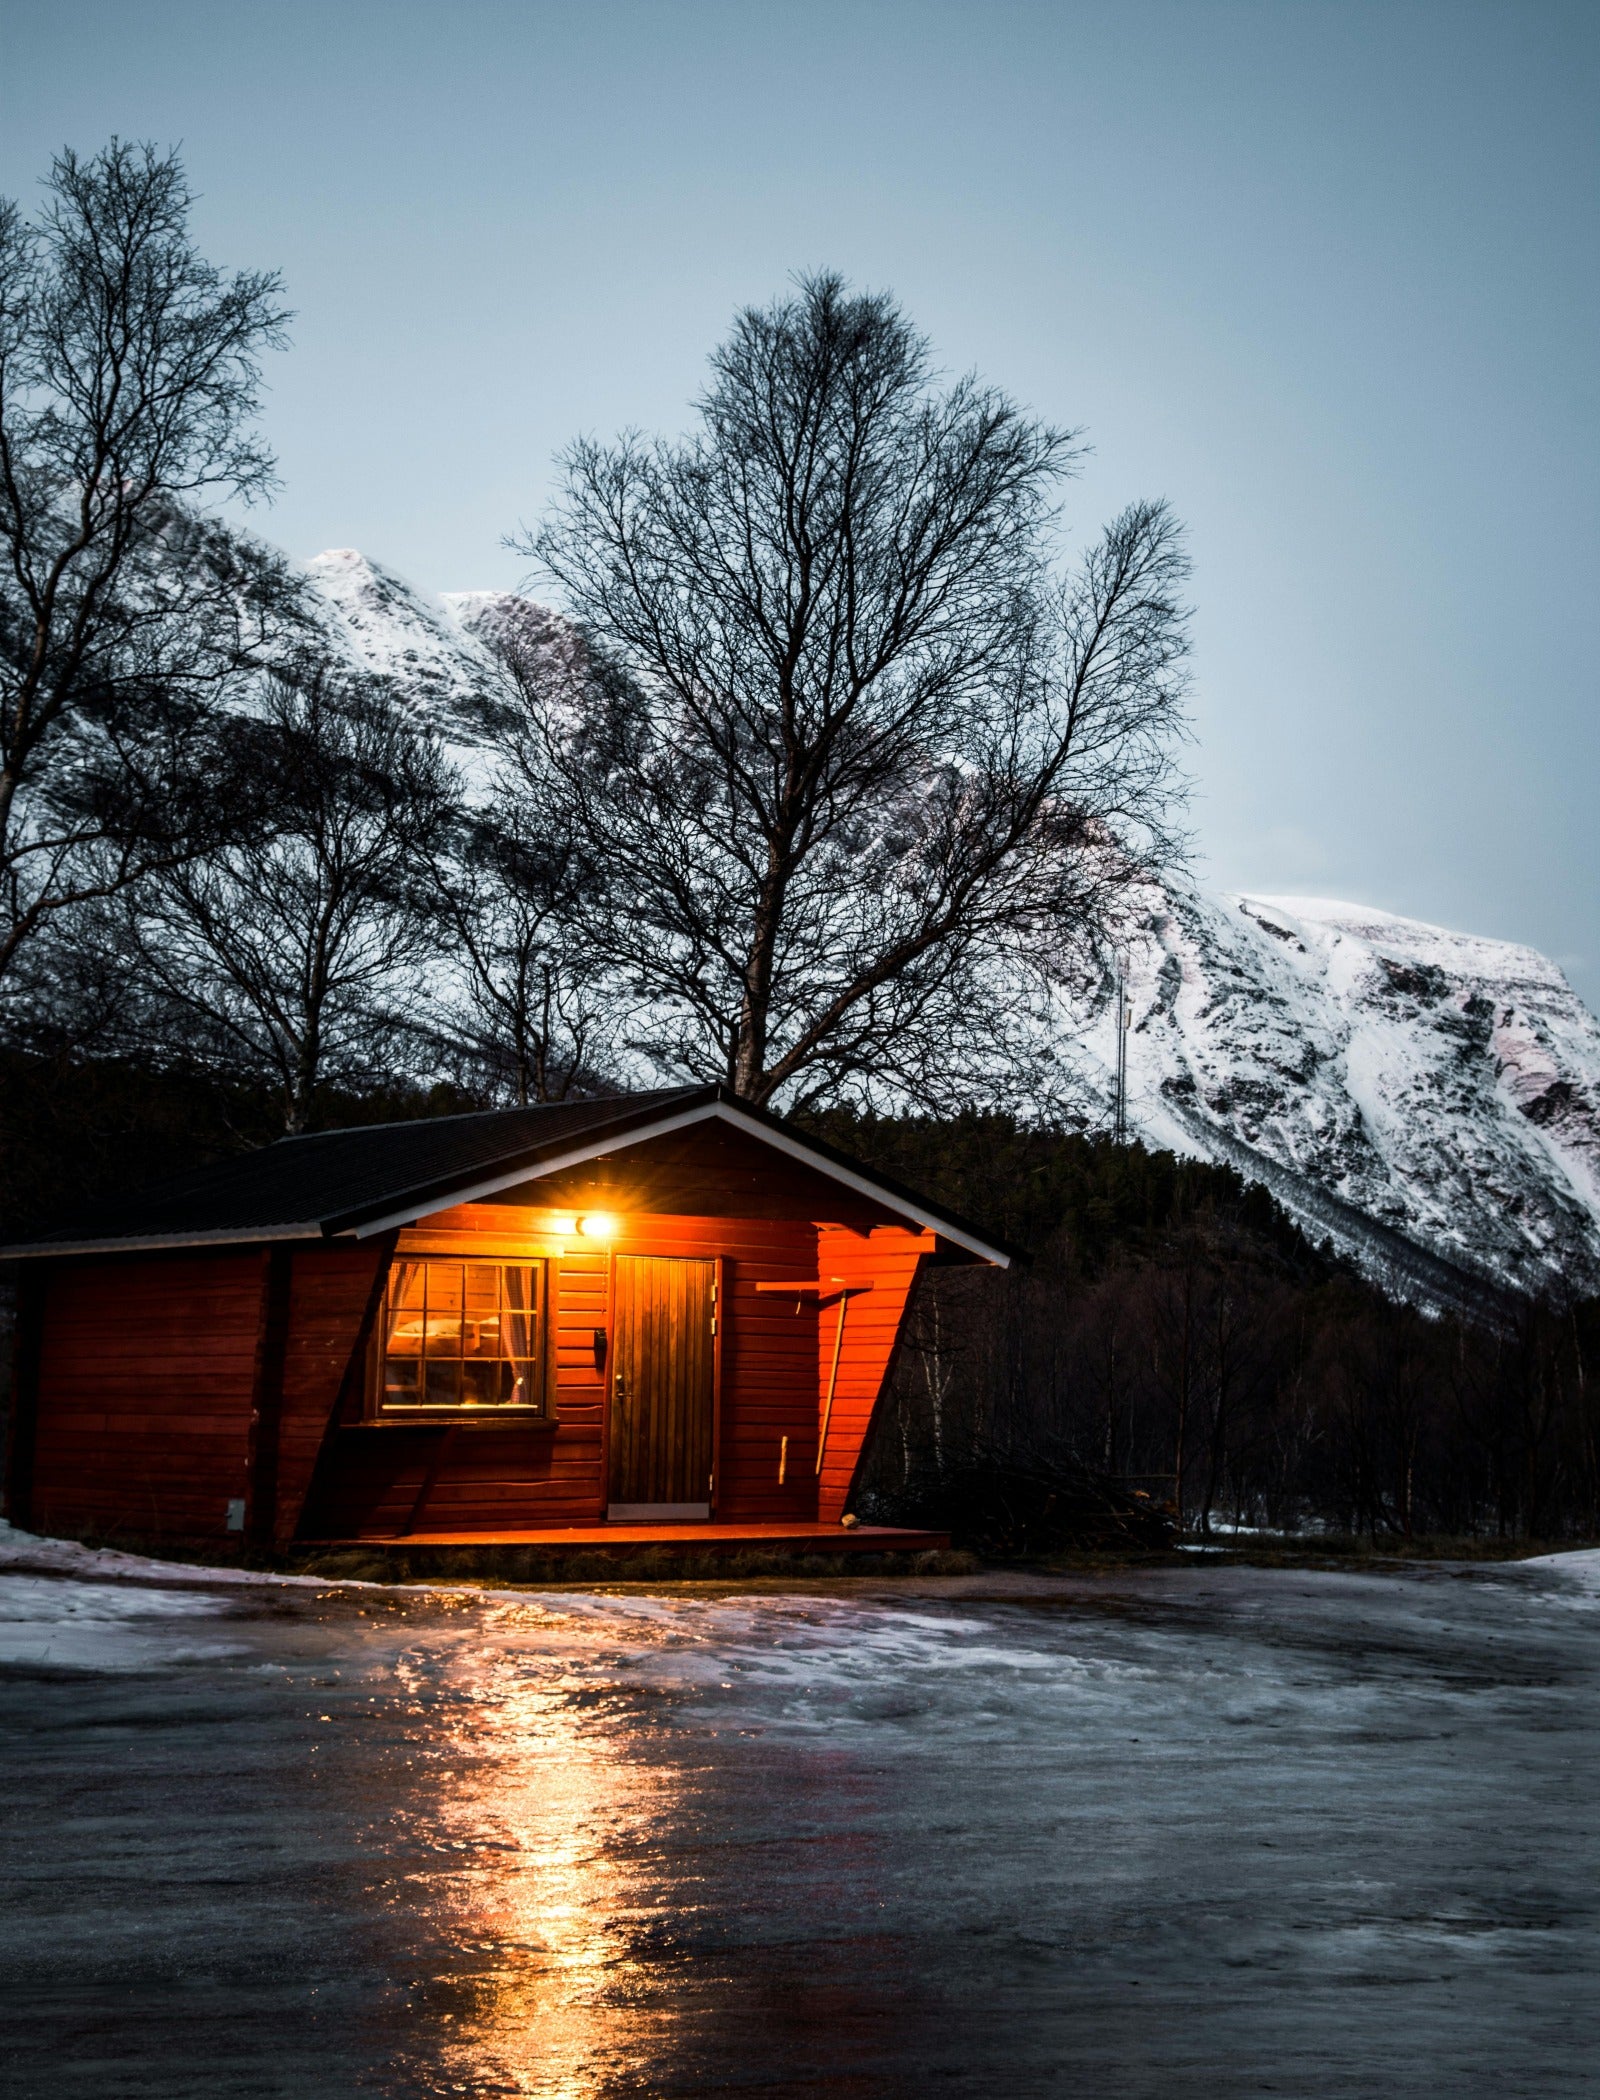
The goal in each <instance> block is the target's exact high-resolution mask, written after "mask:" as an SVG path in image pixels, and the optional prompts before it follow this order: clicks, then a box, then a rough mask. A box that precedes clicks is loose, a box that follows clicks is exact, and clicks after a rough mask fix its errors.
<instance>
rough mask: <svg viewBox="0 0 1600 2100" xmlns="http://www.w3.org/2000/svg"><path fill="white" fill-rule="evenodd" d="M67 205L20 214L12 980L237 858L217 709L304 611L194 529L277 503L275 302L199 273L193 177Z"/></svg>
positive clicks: (138, 155)
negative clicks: (122, 909)
mask: <svg viewBox="0 0 1600 2100" xmlns="http://www.w3.org/2000/svg"><path fill="white" fill-rule="evenodd" d="M46 189H47V201H46V203H45V206H44V208H43V210H42V211H41V213H40V214H39V215H38V216H37V218H36V219H34V220H33V221H32V222H29V221H28V220H26V219H25V218H24V216H23V214H22V212H21V210H20V209H19V207H18V206H17V205H16V204H14V203H11V202H7V201H0V977H3V976H4V975H5V973H6V972H7V971H8V970H9V969H10V968H11V967H12V965H13V964H14V963H15V961H16V958H17V956H18V953H19V951H20V950H21V949H22V948H23V946H24V945H25V944H26V943H27V942H28V941H29V940H30V939H31V938H32V937H33V936H34V935H36V934H37V933H39V932H40V930H41V929H42V928H43V927H45V926H46V925H47V924H48V922H49V921H50V920H51V919H52V918H53V917H54V916H56V915H57V914H60V913H63V912H70V911H72V910H74V909H75V908H76V907H78V906H80V905H82V904H83V903H85V902H86V901H92V900H94V899H97V898H104V897H108V896H112V895H115V894H117V893H118V892H119V891H121V890H123V889H125V888H126V887H127V886H128V885H129V884H131V883H133V882H136V881H137V880H139V879H140V878H141V877H142V876H143V875H144V874H145V873H146V872H147V871H148V870H150V869H151V868H155V867H163V866H170V865H172V864H173V863H175V862H176V861H177V860H179V859H181V858H182V856H183V855H184V853H186V852H188V851H191V850H193V849H194V847H195V845H196V844H197V843H203V842H204V839H205V837H206V836H208V835H215V832H216V829H217V828H218V827H217V822H216V816H217V804H216V798H215V793H214V789H215V785H216V776H215V768H214V766H213V763H212V757H213V753H212V750H211V746H212V744H213V743H214V742H215V740H216V739H217V738H218V736H219V735H220V734H221V733H222V731H221V729H220V728H219V723H218V719H217V716H216V714H215V712H214V708H213V703H214V702H215V701H216V699H217V698H218V696H219V692H220V691H222V690H224V689H226V687H227V686H228V685H229V683H230V682H231V681H233V680H236V679H237V678H238V677H239V676H240V674H241V673H242V672H243V673H248V672H249V671H250V670H251V669H252V668H253V667H255V666H257V665H259V663H260V662H261V661H262V658H263V655H264V653H265V649H266V646H267V640H268V633H269V630H271V629H272V628H273V626H274V624H275V621H276V619H277V617H278V615H279V614H280V612H281V611H282V610H283V608H284V607H285V605H286V604H290V603H292V601H293V599H294V597H295V587H294V585H293V583H292V581H291V579H290V578H289V576H288V573H287V571H286V569H285V567H284V565H283V564H281V563H280V562H277V561H276V560H274V559H273V558H272V557H270V556H269V555H267V554H266V553H265V552H264V551H262V550H259V549H255V548H251V547H249V546H248V545H247V543H244V542H242V541H240V540H238V539H237V538H236V537H235V536H232V535H229V534H227V533H225V532H223V531H222V530H221V529H220V528H218V527H213V526H209V525H207V524H205V523H203V522H202V521H201V520H199V519H198V518H197V517H196V516H195V514H194V512H193V511H192V509H191V508H190V507H189V506H190V505H192V503H193V502H194V501H195V500H197V499H200V498H202V497H205V496H206V495H208V494H221V495H241V496H244V497H246V498H252V497H256V496H259V495H261V494H263V493H264V492H266V491H267V490H268V489H269V487H270V484H271V478H272V461H271V459H270V457H269V455H268V454H267V453H266V452H265V451H264V450H263V449H262V447H261V445H260V444H259V443H258V442H257V441H256V439H255V438H254V437H253V436H252V435H251V433H250V425H251V423H252V421H253V418H254V416H255V413H256V408H257V399H258V392H259V361H260V357H261V354H262V352H263V351H264V350H265V349H267V348H269V347H275V346H278V345H280V344H281V343H282V341H283V331H284V327H285V324H286V321H287V319H288V316H287V314H286V312H285V309H284V307H283V305H282V301H281V285H280V283H279V280H278V278H277V277H276V276H273V275H271V274H263V273H260V272H239V273H235V274H233V275H231V276H230V275H224V274H223V273H222V272H220V271H219V270H217V269H215V268H214V267H213V266H212V265H211V264H210V263H208V262H206V261H205V260H204V259H203V258H202V257H201V256H200V254H199V253H198V252H197V250H196V248H195V246H194V244H193V242H192V240H191V238H190V235H189V229H188V218H189V208H190V202H191V199H190V193H189V190H188V187H187V184H186V182H185V179H184V174H183V169H182V166H181V164H180V163H179V161H178V158H177V156H176V155H175V154H173V153H159V152H157V151H156V150H155V149H154V148H153V147H150V146H131V145H127V144H124V143H122V142H121V141H118V140H113V141H112V142H111V144H110V145H109V146H107V147H106V148H105V149H104V151H102V152H101V153H98V154H96V155H94V156H93V157H92V158H90V159H87V160H85V159H80V158H79V157H78V155H76V154H75V153H72V152H70V151H68V152H65V153H63V154H62V155H61V156H60V157H59V158H58V159H57V160H56V162H55V164H54V166H53V168H52V170H51V174H50V176H49V178H48V181H47V184H46ZM202 783H204V784H206V785H207V787H208V788H209V789H210V790H211V792H200V791H199V790H200V788H201V784H202Z"/></svg>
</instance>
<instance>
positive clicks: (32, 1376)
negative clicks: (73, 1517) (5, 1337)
mask: <svg viewBox="0 0 1600 2100" xmlns="http://www.w3.org/2000/svg"><path fill="white" fill-rule="evenodd" d="M45 1283H46V1275H45V1267H44V1264H43V1263H39V1262H25V1263H23V1265H22V1273H21V1275H20V1276H19V1278H18V1280H17V1324H16V1326H15V1328H14V1329H13V1330H12V1336H11V1407H10V1413H9V1419H8V1421H7V1425H6V1465H5V1488H6V1520H7V1522H8V1523H10V1524H11V1525H12V1526H13V1527H14V1528H15V1529H16V1530H18V1531H26V1530H27V1529H28V1528H29V1526H30V1525H31V1523H32V1522H33V1453H34V1443H35V1438H36V1433H37V1430H38V1424H39V1359H40V1355H41V1352H42V1348H43V1342H44V1296H45Z"/></svg>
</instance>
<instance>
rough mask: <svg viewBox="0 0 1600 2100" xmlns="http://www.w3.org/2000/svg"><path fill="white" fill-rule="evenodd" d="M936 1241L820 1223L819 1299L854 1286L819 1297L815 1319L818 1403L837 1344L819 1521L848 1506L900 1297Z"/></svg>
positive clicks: (886, 1229) (895, 1330) (899, 1315)
mask: <svg viewBox="0 0 1600 2100" xmlns="http://www.w3.org/2000/svg"><path fill="white" fill-rule="evenodd" d="M935 1244H936V1243H935V1241H934V1237H933V1235H932V1233H926V1232H915V1231H911V1230H908V1229H907V1228H905V1227H903V1226H898V1225H890V1226H880V1227H879V1228H878V1229H877V1230H876V1231H874V1232H872V1233H870V1234H863V1233H858V1232H849V1231H846V1230H844V1229H843V1228H842V1227H839V1226H832V1225H825V1226H823V1227H822V1229H821V1230H820V1231H819V1232H818V1234H817V1273H818V1276H819V1277H820V1279H821V1283H822V1290H823V1294H824V1300H825V1301H826V1296H827V1294H828V1292H829V1291H830V1290H834V1291H836V1290H839V1289H846V1290H852V1291H858V1292H859V1293H860V1295H859V1296H852V1297H849V1298H846V1299H842V1300H840V1301H839V1303H836V1304H828V1303H827V1302H824V1304H823V1308H822V1312H821V1315H820V1318H819V1320H818V1333H817V1372H818V1392H819V1393H820V1395H821V1396H822V1406H823V1408H824V1409H826V1408H827V1395H828V1386H829V1380H830V1378H831V1377H832V1375H833V1359H834V1349H835V1345H836V1344H837V1345H838V1352H839V1369H838V1375H837V1378H836V1379H835V1380H834V1389H833V1405H832V1408H831V1410H829V1411H828V1426H827V1442H826V1444H825V1445H824V1447H823V1454H822V1473H821V1477H820V1479H819V1481H818V1496H817V1515H818V1516H819V1518H820V1519H821V1520H822V1522H823V1523H825V1524H833V1523H837V1522H838V1520H839V1518H840V1517H841V1516H843V1514H844V1512H845V1511H846V1510H847V1509H848V1508H849V1506H850V1490H851V1488H852V1486H853V1485H854V1482H855V1477H856V1470H857V1467H858V1466H859V1465H860V1463H861V1453H862V1449H863V1447H864V1445H865V1444H866V1440H867V1431H868V1430H869V1429H870V1428H871V1426H872V1416H873V1411H874V1409H875V1408H876V1407H877V1405H878V1401H879V1398H880V1396H881V1395H882V1392H883V1388H884V1381H885V1380H886V1379H887V1377H888V1375H889V1365H890V1363H891V1362H892V1360H893V1357H894V1352H895V1347H896V1345H897V1343H898V1342H899V1339H900V1329H901V1325H902V1322H903V1321H904V1319H905V1311H906V1301H907V1299H908V1298H909V1297H910V1295H911V1287H912V1285H913V1284H914V1283H915V1281H916V1278H917V1271H918V1269H919V1268H920V1267H921V1266H922V1264H923V1262H925V1261H926V1260H927V1259H928V1257H929V1255H931V1254H932V1253H933V1251H934V1247H935ZM841 1306H842V1308H843V1318H844V1328H843V1333H842V1335H841V1334H840V1330H839V1320H840V1311H841Z"/></svg>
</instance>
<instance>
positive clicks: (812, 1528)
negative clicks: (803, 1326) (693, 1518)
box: [318, 1522, 950, 1553]
mask: <svg viewBox="0 0 1600 2100" xmlns="http://www.w3.org/2000/svg"><path fill="white" fill-rule="evenodd" d="M949 1543H950V1534H949V1533H948V1532H945V1531H904V1530H900V1529H898V1528H896V1527H895V1526H893V1525H889V1524H855V1525H851V1526H850V1527H849V1528H848V1529H846V1528H845V1527H844V1526H843V1525H839V1524H805V1523H800V1524H708V1523H703V1522H698V1523H697V1522H688V1523H681V1524H562V1525H547V1526H545V1527H543V1528H542V1529H540V1530H537V1531H513V1530H505V1531H498V1530H497V1531H406V1532H400V1533H395V1532H367V1533H363V1534H361V1535H359V1536H357V1537H355V1538H349V1539H323V1540H319V1541H318V1544H319V1545H330V1546H334V1545H337V1546H393V1547H395V1548H396V1549H399V1548H405V1549H406V1550H408V1551H409V1550H410V1549H411V1548H412V1547H414V1546H467V1547H470V1546H537V1547H540V1548H541V1549H542V1550H544V1551H546V1552H552V1553H560V1552H569V1553H579V1552H593V1551H594V1550H595V1549H596V1548H607V1549H612V1550H615V1549H617V1548H623V1549H626V1550H633V1551H638V1550H643V1549H647V1548H651V1547H657V1546H676V1547H678V1548H680V1549H681V1550H682V1551H683V1552H685V1553H707V1552H710V1553H738V1552H742V1551H744V1550H746V1549H749V1548H755V1549H758V1550H759V1549H761V1548H763V1547H764V1548H766V1549H767V1550H768V1551H776V1552H790V1553H808V1552H809V1553H928V1552H933V1551H936V1550H939V1549H941V1548H943V1547H946V1546H948V1545H949Z"/></svg>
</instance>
